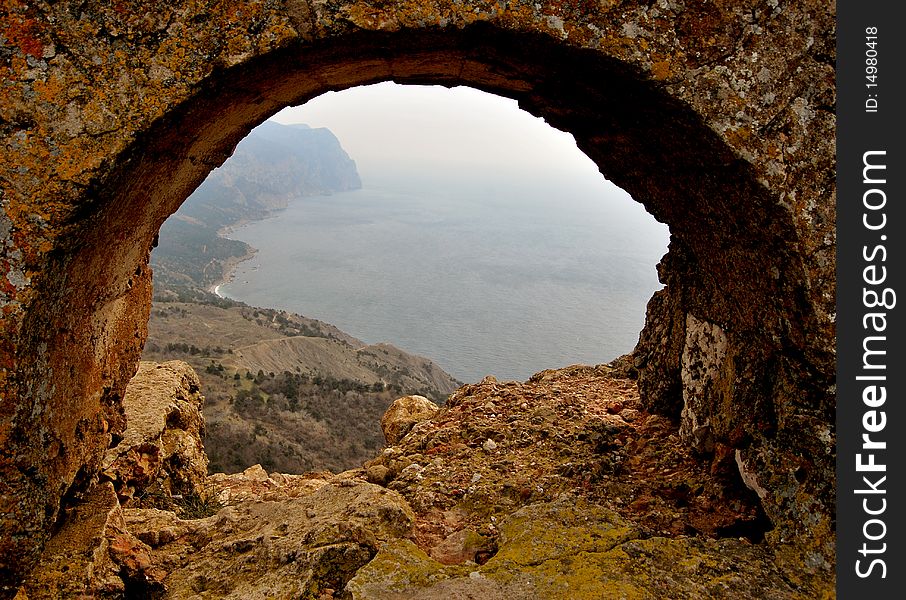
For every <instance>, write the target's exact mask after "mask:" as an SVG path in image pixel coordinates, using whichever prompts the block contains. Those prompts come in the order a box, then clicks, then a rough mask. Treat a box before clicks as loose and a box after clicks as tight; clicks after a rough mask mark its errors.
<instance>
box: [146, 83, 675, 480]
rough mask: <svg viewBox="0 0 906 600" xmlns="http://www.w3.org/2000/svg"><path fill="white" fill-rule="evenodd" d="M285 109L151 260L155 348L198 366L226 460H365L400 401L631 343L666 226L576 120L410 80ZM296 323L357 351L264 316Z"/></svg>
mask: <svg viewBox="0 0 906 600" xmlns="http://www.w3.org/2000/svg"><path fill="white" fill-rule="evenodd" d="M276 120H278V121H282V122H284V123H286V125H279V124H277V122H275V119H271V120H269V121H268V122H266V123H265V124H263V125H262V126H260V127H259V128H257V129H256V130H254V131H253V132H252V133H251V134H250V135H249V136H248V137H247V138H245V139H244V140H243V142H241V143H240V144H239V146H238V147H237V150H236V152H235V153H234V155H233V156H232V157H231V158H230V159H229V160H227V161H226V162H225V163H224V165H223V166H222V168H220V169H218V170H215V171H214V172H212V174H211V175H210V176H209V177H208V179H206V181H205V183H203V184H202V186H201V187H200V188H199V189H198V190H196V191H195V192H194V193H193V194H192V196H190V198H189V199H188V200H187V202H186V204H184V205H183V206H182V207H181V208H180V210H179V211H178V212H177V213H175V214H174V215H173V216H172V217H170V219H169V220H168V221H167V222H166V223H165V224H164V226H163V229H162V230H161V234H160V243H159V245H158V246H157V247H156V248H155V250H154V252H153V253H152V257H151V264H152V267H153V268H154V271H155V275H154V298H155V301H156V302H155V304H154V305H153V307H152V317H151V322H150V325H149V338H148V341H147V343H146V346H145V353H144V357H145V358H146V359H150V360H157V361H163V360H170V359H180V360H186V361H188V362H189V363H190V364H192V365H193V367H194V368H195V370H196V371H197V372H198V374H199V377H200V379H201V382H202V391H203V393H204V395H205V398H206V402H205V406H204V413H205V415H206V422H207V438H206V450H207V453H208V456H209V458H210V459H211V463H210V469H211V470H212V472H221V471H222V472H229V473H231V472H236V471H241V470H243V469H245V468H247V467H250V466H252V465H254V464H256V463H260V464H262V465H263V466H264V468H265V469H267V470H268V471H277V472H280V473H303V472H305V471H311V470H320V469H324V468H326V469H330V470H333V471H335V472H338V471H341V470H345V469H352V468H357V467H359V466H361V464H362V463H363V462H365V461H367V460H370V459H372V458H374V456H376V455H377V453H379V451H380V450H381V449H382V447H383V445H384V437H383V435H382V433H381V428H380V420H381V419H380V417H381V415H383V413H384V411H385V410H386V409H387V407H388V406H389V404H390V402H392V400H394V399H395V398H398V397H400V396H404V395H410V394H419V395H422V396H425V397H427V398H428V399H430V400H433V401H435V402H437V403H439V404H442V403H443V401H444V399H445V398H446V397H447V395H449V393H450V392H452V391H453V390H454V389H455V388H456V387H458V384H456V383H451V382H452V381H453V379H452V378H455V379H458V380H459V381H461V382H467V383H474V382H477V381H479V380H481V379H482V378H484V377H485V376H488V375H491V376H494V377H496V378H498V379H501V380H516V381H525V380H527V379H528V378H529V377H530V376H532V375H533V374H535V373H537V372H539V371H541V370H543V369H550V368H561V367H565V366H567V365H572V364H577V363H580V364H589V365H595V364H601V363H604V362H609V361H611V360H613V359H615V358H617V357H619V356H621V355H624V354H628V353H629V352H631V351H632V349H633V348H634V346H635V344H636V342H637V341H638V338H639V332H640V330H641V328H642V326H643V324H644V318H645V307H646V303H647V301H648V300H649V298H650V296H651V294H652V293H653V292H654V291H655V290H656V289H659V288H660V287H661V286H660V285H659V283H658V281H657V274H656V269H655V266H656V264H657V262H658V261H659V260H660V259H661V257H662V256H663V254H664V253H665V252H666V245H667V241H668V232H667V228H666V227H665V226H664V225H662V224H659V223H657V222H656V221H654V219H653V218H652V217H651V216H650V215H648V214H647V213H646V212H645V211H644V209H643V208H642V207H641V206H640V205H639V204H638V203H636V202H635V201H634V200H632V198H631V197H629V196H628V194H626V193H625V192H623V191H622V190H619V189H618V188H616V186H614V185H613V184H611V183H609V182H607V181H606V180H605V179H604V178H603V177H602V176H601V174H600V173H599V172H598V170H597V167H596V166H595V165H594V163H592V162H591V161H590V160H589V159H588V158H587V157H585V156H584V155H583V154H582V153H581V152H580V151H579V150H578V149H577V148H576V146H575V142H574V140H573V138H572V137H571V136H569V135H568V134H565V133H563V132H559V131H556V130H553V129H552V128H550V127H549V126H548V125H546V124H545V123H544V122H543V121H542V120H540V119H537V118H535V117H532V116H531V115H529V114H527V113H525V112H524V111H520V110H518V108H517V106H516V104H515V102H512V101H509V100H505V99H503V98H500V97H499V96H491V95H489V94H486V93H483V92H479V91H477V90H474V89H472V88H455V89H452V90H451V89H447V88H443V87H428V86H398V85H395V84H386V85H385V84H381V85H376V86H368V87H360V88H354V89H351V90H346V91H343V92H340V93H336V94H327V95H325V96H321V97H319V98H317V99H315V100H313V101H310V102H309V103H307V104H305V105H303V106H301V107H297V108H291V109H287V110H284V111H282V112H281V113H279V114H278V115H277V117H276ZM312 127H313V128H314V129H312ZM320 127H329V129H328V130H323V129H320ZM331 132H333V135H336V138H335V139H334V138H333V136H332V135H331ZM328 137H329V138H330V140H331V141H329V142H328ZM341 146H342V148H341ZM276 149H279V150H280V152H279V153H278V152H276ZM344 150H345V151H346V152H348V153H349V156H350V157H351V158H352V159H353V160H354V161H355V162H354V163H352V162H351V161H350V160H349V158H347V157H346V156H345V153H346V152H344ZM297 152H298V154H296V153H297ZM290 157H292V158H290ZM347 188H355V189H352V190H348V189H347ZM325 192H329V193H327V195H322V194H324V193H325ZM271 203H273V204H271ZM284 203H285V205H286V208H282V207H283V206H284ZM268 206H280V207H281V208H280V209H279V210H276V211H272V210H269V209H268V208H266V207H268ZM265 216H267V217H268V218H265V219H264V220H262V221H257V222H254V220H255V219H259V218H262V217H265ZM239 220H243V221H245V220H253V222H252V223H250V224H248V225H245V226H242V227H240V228H239V229H236V230H233V231H231V232H230V233H229V234H228V237H229V238H231V241H229V242H228V241H225V240H223V239H222V238H220V237H219V236H217V235H216V234H215V233H214V232H215V231H216V230H218V229H220V228H222V227H223V226H227V227H232V226H233V225H235V224H236V223H237V222H238V221H239ZM238 240H242V241H241V242H240V241H238ZM245 244H248V245H245ZM250 253H254V254H253V256H249V255H250ZM241 258H244V259H246V260H244V261H243V262H240V263H238V264H236V265H235V267H226V266H225V265H228V264H232V262H233V261H234V260H239V259H241ZM226 268H229V269H230V274H229V276H228V277H227V276H226V272H225V271H224V269H226ZM225 279H227V280H226V281H225ZM205 290H207V292H210V291H212V290H213V291H214V292H215V295H219V296H221V297H220V298H217V297H213V296H211V295H210V294H209V293H206V291H205ZM228 300H239V301H241V302H244V303H245V304H247V305H250V306H251V307H254V308H253V309H251V310H243V309H242V308H241V307H238V306H233V305H230V304H229V302H228ZM272 309H277V310H279V311H289V313H291V314H284V313H279V314H276V313H274V311H273V310H272ZM292 313H294V314H292ZM299 315H304V316H305V317H308V318H314V319H317V320H318V321H320V322H327V323H330V324H331V325H332V326H336V327H339V328H340V329H341V330H342V331H343V332H344V335H348V337H345V338H344V339H345V340H346V341H347V343H351V344H354V345H355V348H353V347H351V346H341V345H340V344H337V343H333V344H332V343H331V340H330V335H331V334H330V333H329V332H328V333H324V332H323V331H322V330H320V327H319V326H318V324H317V323H312V324H311V326H312V327H311V328H305V327H303V328H296V327H289V328H283V329H280V328H273V327H267V328H262V326H263V325H266V324H268V323H269V324H270V325H273V324H274V322H276V321H279V320H285V319H297V318H298V316H299ZM231 323H232V324H233V325H234V328H233V331H232V332H227V331H226V330H227V329H229V326H230V325H229V324H231ZM215 332H216V333H215ZM278 336H288V337H278ZM325 336H327V337H325ZM356 338H357V339H356ZM362 340H364V341H362ZM383 343H389V344H391V345H392V346H394V348H389V352H390V353H392V354H388V348H385V347H381V346H380V345H378V346H373V345H374V344H383ZM359 351H361V352H359ZM363 352H364V354H363ZM408 354H415V355H417V356H418V357H423V358H427V359H428V360H429V361H432V363H430V364H429V363H425V362H424V361H423V360H421V359H419V358H417V357H415V356H406V355H408ZM391 355H392V356H394V357H397V358H394V359H393V360H394V361H400V364H394V362H388V358H389V356H391ZM316 356H317V357H319V358H318V359H317V361H316V359H315V357H316ZM366 357H367V358H366ZM403 361H405V364H403ZM342 365H356V367H355V368H343V367H342ZM434 365H436V366H438V367H440V369H443V370H445V371H446V372H447V373H449V374H450V375H452V378H449V379H448V378H447V377H446V375H444V374H442V373H441V372H435V368H434ZM268 376H269V377H268ZM290 377H292V378H294V379H295V380H298V381H299V384H298V385H296V384H293V385H283V384H282V383H281V382H282V381H283V380H284V379H287V378H290ZM312 379H314V381H312ZM375 386H377V387H375ZM280 390H282V391H280ZM274 392H276V393H277V394H278V395H277V397H276V398H275V399H274V400H273V401H271V400H269V399H270V398H271V395H272V393H274ZM393 394H395V395H393ZM288 395H290V396H292V397H288ZM266 398H267V399H268V400H266ZM331 406H333V407H334V408H333V410H331ZM265 432H267V433H270V434H271V435H266V434H265ZM328 433H329V437H328V436H327V435H326V434H328ZM277 440H279V443H277Z"/></svg>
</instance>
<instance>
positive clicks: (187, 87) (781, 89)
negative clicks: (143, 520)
mask: <svg viewBox="0 0 906 600" xmlns="http://www.w3.org/2000/svg"><path fill="white" fill-rule="evenodd" d="M0 14H2V19H0V28H2V34H0V74H2V76H0V81H2V82H3V83H2V85H0V138H2V141H0V249H2V250H0V314H2V318H0V441H2V442H3V443H2V444H0V556H2V557H4V562H3V564H0V596H7V597H8V596H10V595H12V594H14V593H15V590H16V589H18V587H19V584H20V582H21V581H22V580H23V578H24V577H25V576H26V574H27V573H29V572H30V571H31V570H32V567H33V566H34V565H35V564H36V561H37V559H38V557H39V556H40V554H41V553H42V551H43V549H44V546H45V542H46V541H47V540H48V539H49V538H50V534H51V533H52V531H53V530H54V528H55V524H56V523H57V521H58V517H59V516H60V515H61V514H62V512H63V511H64V510H65V505H66V500H67V499H69V498H73V497H75V496H78V495H80V494H83V493H85V492H86V490H87V489H88V486H89V484H90V483H91V482H92V481H93V479H94V477H95V475H96V474H97V473H98V472H99V470H100V468H101V466H102V462H103V458H104V455H105V454H106V452H107V450H108V449H109V447H110V445H111V443H112V442H113V441H115V440H116V439H117V438H118V437H119V436H121V435H122V434H123V431H124V429H123V428H124V422H123V419H122V416H121V413H122V397H123V393H124V390H125V387H126V384H127V382H128V381H129V379H130V377H131V376H132V375H133V374H134V373H135V371H136V368H137V364H138V361H139V357H140V354H141V351H142V347H143V342H144V339H145V337H146V333H147V331H146V325H145V324H146V323H147V318H148V314H149V310H150V299H151V286H150V277H151V275H150V269H149V268H148V257H149V253H150V249H151V247H152V245H153V243H154V239H155V237H156V236H157V234H158V231H159V230H160V227H161V225H162V224H163V222H164V221H165V220H166V218H167V217H168V216H169V215H170V214H172V213H173V212H175V211H176V209H177V207H178V206H179V205H180V204H181V203H182V202H183V201H184V200H185V199H186V198H187V197H188V196H189V194H190V193H191V192H192V191H193V190H194V189H195V188H196V187H197V186H198V185H199V184H200V183H201V182H202V181H203V180H204V178H205V177H206V176H207V175H208V174H209V173H210V171H211V170H212V169H214V168H215V167H217V166H219V165H220V164H222V163H223V161H224V160H225V159H226V158H227V157H228V156H229V155H230V154H231V153H232V151H233V149H234V148H235V146H236V144H237V143H238V142H239V141H240V140H241V139H242V138H243V137H244V136H245V135H246V134H247V133H248V132H249V131H250V130H251V129H252V128H254V127H255V126H256V125H258V124H260V123H262V122H264V121H265V120H266V119H267V118H268V117H270V116H271V115H273V114H275V113H276V112H277V111H279V110H280V109H282V108H284V107H286V106H289V105H292V104H298V103H302V102H304V101H306V100H308V99H310V98H313V97H315V96H317V95H319V94H322V93H325V92H327V91H330V90H337V89H344V88H348V87H352V86H355V85H362V84H367V83H373V82H377V81H385V80H394V81H397V82H399V83H412V84H425V83H431V84H444V85H471V86H474V87H477V88H480V89H483V90H486V91H490V92H494V93H498V94H501V95H503V96H507V97H510V98H514V99H517V100H518V102H519V104H520V106H521V107H523V108H524V109H526V110H528V111H529V112H531V113H532V114H534V115H536V116H538V117H542V118H544V119H546V120H547V121H548V122H549V123H550V124H552V125H553V126H555V127H557V128H560V129H562V130H564V131H568V132H570V133H572V134H573V135H574V136H575V139H576V141H577V143H578V145H579V147H580V148H581V149H582V150H583V151H584V152H585V153H586V154H587V155H588V156H589V158H591V159H592V160H593V161H594V162H595V163H596V164H597V165H598V167H599V168H600V170H601V172H602V173H603V174H604V175H606V176H607V178H608V179H610V180H611V181H613V182H614V183H616V184H617V185H619V186H620V187H622V188H624V189H625V190H627V191H628V192H629V193H630V194H632V196H633V197H634V198H635V199H636V200H638V201H639V202H641V203H642V204H643V205H644V206H645V207H646V208H647V209H648V211H649V212H651V214H652V215H654V216H655V217H656V218H657V219H659V220H661V221H663V222H664V223H667V224H668V225H669V227H670V230H671V244H670V250H669V253H668V255H667V256H666V257H665V259H664V260H663V261H662V264H661V266H660V277H661V280H662V281H663V282H664V284H665V289H664V290H663V292H661V293H659V294H658V295H657V296H656V297H655V298H654V299H653V300H652V302H651V304H650V306H649V312H648V317H647V322H646V327H645V330H644V332H643V334H642V336H641V340H640V344H639V349H638V351H637V352H636V353H635V358H634V364H633V368H634V369H636V371H637V372H638V377H639V391H640V394H641V399H642V403H643V406H644V407H646V408H647V409H650V410H651V411H653V412H657V413H660V414H662V415H664V416H665V418H675V419H681V420H683V421H684V422H685V425H684V426H683V427H682V429H681V432H682V433H681V435H682V437H683V439H684V440H685V443H686V444H688V445H691V444H695V445H697V446H698V447H699V448H700V449H701V451H702V452H704V455H703V456H702V460H703V461H706V462H707V463H709V464H711V465H713V468H714V469H716V470H720V469H721V468H723V467H729V468H731V470H733V472H734V477H735V478H736V481H737V482H744V483H745V482H747V483H748V484H749V485H751V486H752V487H753V488H754V489H755V490H763V494H762V497H761V505H762V507H763V508H764V510H765V513H766V514H767V516H768V517H769V519H770V520H771V523H772V524H773V525H774V529H773V530H772V531H771V532H768V534H767V537H768V538H769V539H771V541H772V542H773V543H778V544H779V543H781V540H797V541H799V542H801V547H797V548H794V547H792V546H790V547H788V549H789V550H790V553H789V554H788V555H786V558H787V559H788V560H789V561H790V564H798V565H799V570H800V571H802V572H804V573H809V572H812V571H816V572H825V573H829V572H831V569H832V565H833V563H834V562H835V557H834V532H833V527H834V508H835V490H834V477H835V446H834V443H835V433H836V432H835V421H834V403H835V369H834V367H835V355H834V348H835V340H834V335H835V334H834V317H835V293H836V286H835V262H834V261H835V240H836V238H835V231H834V223H835V193H836V191H835V183H834V168H835V148H834V140H835V135H834V133H835V113H834V110H835V104H836V94H835V80H834V64H835V60H836V57H835V8H834V4H833V3H829V2H826V1H823V0H793V1H790V2H783V3H780V2H751V1H749V0H726V1H723V2H719V3H715V2H700V3H688V2H687V3H683V2H666V1H665V2H656V3H651V2H635V1H627V2H561V1H560V0H537V1H525V0H508V1H505V2H498V1H488V0H435V1H432V2H412V1H409V0H386V1H382V2H370V1H366V0H319V1H317V2H314V1H311V0H287V1H284V2H264V1H259V0H236V1H235V2H189V1H185V0H175V1H173V2H166V3H161V2H151V1H148V0H131V1H130V2H125V3H121V4H116V3H114V4H111V3H109V2H100V1H98V0H86V1H82V0H79V1H78V2H77V1H75V0H60V1H57V2H44V3H37V2H22V1H20V0H12V1H11V2H7V3H5V4H4V5H3V7H2V9H0ZM589 309H590V310H592V309H596V308H594V307H589ZM635 547H638V546H635ZM794 551H795V552H794ZM624 552H625V553H626V554H631V553H633V552H637V550H631V551H630V549H627V550H624ZM797 552H798V553H797ZM701 564H702V565H704V566H703V567H702V569H705V570H707V569H708V568H709V564H710V563H709V562H708V561H703V562H702V563H701ZM714 564H718V565H720V564H722V563H719V562H717V563H714ZM693 567H694V568H696V569H697V567H695V565H691V566H690V568H693ZM793 571H795V569H793ZM720 572H721V573H724V571H720ZM766 579H767V578H766ZM794 581H795V580H794Z"/></svg>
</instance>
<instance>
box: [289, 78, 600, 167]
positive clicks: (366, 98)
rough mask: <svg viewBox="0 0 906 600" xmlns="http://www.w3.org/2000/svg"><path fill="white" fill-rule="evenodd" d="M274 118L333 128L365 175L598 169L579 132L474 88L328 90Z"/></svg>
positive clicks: (381, 85)
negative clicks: (406, 170) (397, 170)
mask: <svg viewBox="0 0 906 600" xmlns="http://www.w3.org/2000/svg"><path fill="white" fill-rule="evenodd" d="M273 120H275V121H277V122H280V123H306V124H308V125H311V126H312V127H327V128H329V129H330V130H331V131H333V132H334V133H335V134H336V136H337V137H338V138H339V139H340V142H341V143H342V144H343V147H344V148H345V149H346V151H347V152H348V153H349V155H350V156H351V157H352V158H353V159H355V161H356V163H357V165H358V167H359V171H360V172H361V174H362V177H363V178H364V179H366V180H367V178H368V177H369V175H370V174H372V173H374V172H375V171H376V170H383V169H386V168H388V167H390V166H397V167H398V166H399V165H406V166H408V167H411V168H417V169H418V168H431V167H436V166H442V167H443V168H447V169H451V168H454V169H455V168H458V167H463V168H470V169H471V168H474V167H477V166H482V167H488V168H490V169H499V170H501V171H504V172H508V173H512V172H516V173H519V172H523V173H537V172H538V171H539V169H541V170H546V171H548V172H557V171H565V172H567V173H569V174H575V173H577V172H581V173H585V174H596V173H597V167H596V166H595V165H594V163H592V162H591V160H590V159H588V158H587V157H586V156H585V155H584V154H582V153H581V152H580V151H579V149H578V148H577V147H576V143H575V141H574V140H573V137H572V135H570V134H567V133H564V132H562V131H557V130H555V129H553V128H552V127H550V126H548V125H547V124H546V123H545V122H544V121H543V120H542V119H539V118H537V117H534V116H532V115H530V114H529V113H527V112H525V111H523V110H520V109H519V108H518V106H517V104H516V101H515V100H510V99H507V98H501V97H499V96H494V95H492V94H487V93H484V92H480V91H478V90H475V89H472V88H467V87H456V88H452V89H448V88H444V87H440V86H401V85H397V84H395V83H392V82H387V83H379V84H376V85H370V86H363V87H358V88H352V89H348V90H344V91H342V92H328V93H327V94H324V95H323V96H319V97H318V98H315V99H313V100H311V101H309V102H308V103H306V104H304V105H303V106H297V107H291V108H287V109H285V110H283V111H282V112H280V113H279V114H277V115H275V116H274V117H273Z"/></svg>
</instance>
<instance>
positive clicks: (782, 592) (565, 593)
mask: <svg viewBox="0 0 906 600" xmlns="http://www.w3.org/2000/svg"><path fill="white" fill-rule="evenodd" d="M498 543H499V550H498V552H497V554H496V555H495V556H494V557H493V558H491V559H490V560H488V561H487V562H486V563H485V564H484V565H481V566H478V565H475V564H471V565H462V566H444V565H443V564H441V563H440V562H436V561H434V560H432V559H431V558H429V557H428V556H427V555H425V553H424V552H422V551H421V550H419V548H418V547H416V546H415V545H414V544H412V543H411V542H407V541H396V542H393V543H390V544H387V545H385V546H384V547H382V548H381V551H380V552H379V553H378V554H377V556H376V557H375V559H374V560H373V561H371V562H370V563H369V564H368V565H367V566H365V567H363V568H362V569H361V570H360V571H359V572H358V573H357V574H356V576H355V577H354V578H353V579H352V580H351V581H350V582H349V584H348V586H347V588H346V589H347V590H348V591H350V592H351V593H352V597H353V598H354V599H355V600H366V599H367V600H390V599H393V600H403V599H406V598H412V599H418V600H435V599H436V600H444V599H447V598H484V599H487V600H498V599H499V600H534V599H536V598H546V599H550V600H559V599H562V600H574V599H576V598H640V599H642V598H645V599H651V600H656V599H661V598H671V599H673V598H676V599H677V600H680V599H689V600H697V599H699V598H726V599H727V600H735V599H746V598H748V599H752V600H756V599H761V598H777V599H780V598H789V599H793V598H803V597H808V596H803V595H802V594H801V591H800V590H797V589H796V588H794V587H793V586H791V585H790V584H789V583H788V582H787V581H786V580H785V579H784V575H783V573H782V572H781V571H780V570H778V569H777V568H776V566H775V565H774V564H773V557H772V556H770V554H769V553H766V552H765V550H764V548H761V547H758V546H753V545H752V544H750V543H748V542H746V541H744V540H739V539H723V540H713V539H695V538H691V539H690V538H684V537H680V538H672V539H671V538H664V537H657V536H655V537H644V536H641V535H640V532H639V530H638V529H636V528H635V527H633V526H632V524H631V523H629V522H627V521H626V520H624V519H622V518H621V517H620V516H618V515H617V514H616V513H613V512H610V511H608V510H606V509H603V508H602V507H600V506H596V505H593V504H588V503H586V502H583V501H581V500H580V499H577V498H575V497H573V496H569V495H565V496H563V497H560V498H557V499H556V500H554V501H553V502H549V503H538V504H531V505H529V506H526V507H524V508H522V509H520V510H518V511H516V512H515V513H513V514H512V515H511V516H510V517H508V518H507V519H506V520H504V521H503V522H502V523H501V525H500V538H499V540H498Z"/></svg>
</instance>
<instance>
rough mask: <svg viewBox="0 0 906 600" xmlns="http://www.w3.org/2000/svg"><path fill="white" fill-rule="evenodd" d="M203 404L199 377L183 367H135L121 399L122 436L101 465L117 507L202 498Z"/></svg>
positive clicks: (205, 463) (204, 474)
mask: <svg viewBox="0 0 906 600" xmlns="http://www.w3.org/2000/svg"><path fill="white" fill-rule="evenodd" d="M203 403H204V397H203V396H202V395H201V392H200V390H199V382H198V375H196V373H195V371H194V370H193V369H192V367H190V366H189V365H187V364H186V363H184V362H181V361H170V362H166V363H163V364H157V363H151V362H142V363H141V364H140V365H139V369H138V372H137V373H136V374H135V377H133V378H132V380H131V381H130V382H129V385H128V386H126V393H125V396H124V397H123V408H124V409H125V415H126V423H127V427H126V431H125V432H124V433H123V437H122V439H121V440H120V441H119V443H118V444H117V445H116V446H115V447H113V448H111V449H110V450H108V451H107V455H106V456H105V457H104V463H103V466H102V477H104V478H105V479H108V480H110V481H112V482H113V484H114V487H115V488H116V491H117V494H118V495H119V497H120V500H121V502H123V503H124V504H125V505H127V506H128V505H129V504H130V502H131V503H137V504H139V505H143V506H159V507H160V508H166V507H169V506H171V505H172V498H173V497H174V496H176V497H178V498H179V499H183V498H186V497H189V498H198V497H203V496H205V495H206V494H207V490H206V489H205V488H206V480H207V476H208V457H207V455H206V454H205V452H204V446H203V443H202V440H203V439H204V418H203V417H202V414H201V407H202V404H203Z"/></svg>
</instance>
